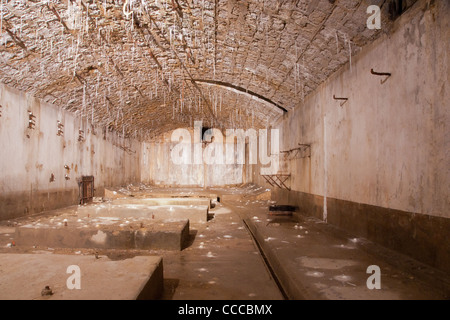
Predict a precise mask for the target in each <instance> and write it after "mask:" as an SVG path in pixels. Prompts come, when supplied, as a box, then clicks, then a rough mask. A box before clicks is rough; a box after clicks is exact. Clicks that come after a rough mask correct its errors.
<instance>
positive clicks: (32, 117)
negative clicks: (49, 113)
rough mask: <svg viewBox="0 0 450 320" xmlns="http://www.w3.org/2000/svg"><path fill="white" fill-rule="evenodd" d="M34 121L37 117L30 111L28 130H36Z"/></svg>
mask: <svg viewBox="0 0 450 320" xmlns="http://www.w3.org/2000/svg"><path fill="white" fill-rule="evenodd" d="M34 119H36V116H35V115H34V114H33V112H31V111H28V129H34V126H35V125H36V122H35V120H34Z"/></svg>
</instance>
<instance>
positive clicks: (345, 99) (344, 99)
mask: <svg viewBox="0 0 450 320" xmlns="http://www.w3.org/2000/svg"><path fill="white" fill-rule="evenodd" d="M333 99H334V100H341V101H342V102H341V107H342V106H343V105H344V104H345V103H346V102H347V101H348V98H337V97H336V96H335V95H334V94H333Z"/></svg>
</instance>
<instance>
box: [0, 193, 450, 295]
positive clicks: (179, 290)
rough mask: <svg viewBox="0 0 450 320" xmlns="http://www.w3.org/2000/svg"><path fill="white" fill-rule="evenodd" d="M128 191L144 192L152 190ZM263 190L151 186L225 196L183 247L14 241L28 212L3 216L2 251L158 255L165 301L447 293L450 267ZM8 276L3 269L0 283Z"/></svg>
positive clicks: (125, 257) (111, 257) (107, 256)
mask: <svg viewBox="0 0 450 320" xmlns="http://www.w3.org/2000/svg"><path fill="white" fill-rule="evenodd" d="M132 192H133V195H134V196H139V195H141V196H143V194H144V193H146V195H145V196H148V193H149V190H148V189H145V190H139V189H134V190H133V191H132ZM265 192H266V190H261V189H257V188H222V189H220V188H219V189H215V190H200V189H199V190H191V189H190V190H186V189H184V190H182V189H180V190H170V189H168V190H165V189H164V190H163V189H158V190H153V189H152V190H151V191H150V193H152V194H153V195H155V196H156V195H157V197H167V196H168V195H170V194H172V195H174V196H175V195H177V196H180V194H181V195H183V196H187V195H188V196H205V197H208V196H211V195H212V196H213V197H217V196H219V197H220V198H221V199H222V200H223V199H225V200H223V201H222V202H221V203H218V204H217V205H216V206H215V207H214V208H211V209H210V216H211V217H212V218H211V219H210V220H209V221H207V222H204V223H194V224H191V226H190V242H189V243H188V244H187V247H186V248H185V249H184V250H182V251H173V250H172V251H169V250H136V249H128V250H119V249H92V248H91V249H89V248H49V247H45V246H44V247H36V246H11V243H12V242H13V241H14V232H15V228H14V225H15V224H24V223H27V224H29V223H30V220H33V219H34V220H36V219H39V218H40V217H28V218H26V219H17V220H15V221H9V222H8V221H3V222H1V223H0V253H8V254H14V253H15V254H24V253H28V254H34V255H37V256H39V255H45V256H49V254H51V255H62V254H63V255H67V256H71V257H74V256H77V257H78V258H82V257H85V256H88V257H92V256H93V254H94V253H96V254H98V255H100V256H104V257H105V259H108V260H111V261H119V262H120V261H131V260H132V259H133V258H134V257H140V256H158V257H162V259H163V266H164V267H163V268H164V271H163V272H164V291H163V295H162V299H166V300H170V299H173V300H260V299H261V300H279V299H284V298H285V297H288V298H290V299H333V300H346V299H449V298H450V295H449V293H450V285H449V284H450V281H449V275H448V274H443V273H442V272H438V271H436V270H434V269H432V268H429V267H427V266H424V265H421V264H419V263H417V262H416V261H414V260H411V259H408V258H407V257H404V256H402V255H399V254H397V253H394V252H392V251H389V250H386V249H384V248H381V247H379V246H377V245H375V244H373V243H370V242H368V241H366V240H364V239H354V238H352V237H351V236H350V235H347V234H344V233H342V232H341V231H339V230H335V229H333V228H332V227H330V226H328V225H326V224H324V223H322V222H320V221H317V220H314V219H310V218H303V217H300V216H294V217H293V218H289V217H274V216H271V215H269V211H268V205H269V204H270V203H271V202H270V201H267V200H259V198H266V197H265V196H264V197H260V196H259V195H262V194H263V193H265ZM62 211H64V210H62ZM62 211H59V212H60V213H61V212H62ZM55 213H56V212H52V213H51V214H55ZM51 214H50V215H51ZM249 230H250V231H251V232H250V231H249ZM252 234H253V236H254V237H253V236H252ZM255 239H256V240H257V242H255ZM257 243H258V245H257ZM260 250H262V252H263V253H264V256H262V255H261V251H260ZM5 257H7V258H6V259H9V258H8V257H10V256H5ZM264 257H265V258H266V259H267V261H268V264H269V265H270V269H269V267H268V265H267V264H266V263H265V260H264ZM370 265H378V266H379V267H380V268H381V284H382V287H381V290H369V289H368V288H367V286H366V281H367V278H368V277H369V276H370V275H369V274H367V273H366V269H367V267H368V266H370ZM127 268H128V267H124V270H127ZM271 272H274V274H275V277H276V280H277V281H278V284H279V285H277V282H276V281H275V279H274V277H273V276H272V273H271ZM9 277H11V275H10V274H5V273H0V279H1V280H2V281H1V282H5V280H8V279H9ZM114 280H117V279H114ZM114 280H113V281H114ZM121 283H123V285H124V286H125V282H122V281H121V280H120V281H118V282H117V285H119V286H120V284H121ZM280 287H281V288H280ZM27 297H28V296H27ZM105 297H106V296H105Z"/></svg>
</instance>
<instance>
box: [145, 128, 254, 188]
mask: <svg viewBox="0 0 450 320" xmlns="http://www.w3.org/2000/svg"><path fill="white" fill-rule="evenodd" d="M191 131H192V130H191ZM191 133H192V132H191ZM171 136H172V132H169V133H166V134H165V135H163V136H162V137H159V138H158V139H157V140H156V141H154V142H146V143H143V144H142V149H141V152H142V154H141V181H142V182H143V183H146V184H152V185H158V186H193V187H215V186H227V185H240V184H242V183H245V182H247V179H248V178H247V177H248V175H247V171H246V170H245V168H244V165H242V164H237V162H235V163H236V164H207V163H205V162H204V161H202V164H194V152H195V151H194V147H193V146H192V148H191V157H190V160H191V161H189V162H188V163H191V164H176V163H174V161H172V158H171V154H172V150H173V148H174V147H176V146H177V145H178V144H179V143H178V142H172V141H171ZM191 137H192V140H191V141H192V143H194V140H193V134H192V135H191ZM205 148H206V145H205V144H202V148H201V152H200V153H199V154H201V155H203V154H205V153H204V152H205ZM225 150H226V143H224V144H223V152H224V153H225ZM244 152H245V151H244ZM237 154H238V153H236V154H235V158H237ZM187 157H188V154H187V153H186V154H183V158H186V159H188V158H187Z"/></svg>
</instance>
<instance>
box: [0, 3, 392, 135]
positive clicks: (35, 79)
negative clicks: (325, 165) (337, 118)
mask: <svg viewBox="0 0 450 320" xmlns="http://www.w3.org/2000/svg"><path fill="white" fill-rule="evenodd" d="M387 2H388V1H365V0H358V1H356V0H355V1H354V0H336V1H330V0H312V1H306V0H295V1H294V0H284V1H283V0H278V1H277V0H249V1H238V0H134V1H133V0H114V1H113V0H65V1H57V0H46V1H44V0H43V1H38V0H29V1H25V0H9V1H8V0H2V2H1V10H0V12H1V31H2V32H1V36H0V78H1V81H2V82H3V83H6V84H8V85H10V86H13V87H16V88H18V89H20V90H23V91H26V92H29V93H31V94H33V95H34V96H36V97H37V98H40V99H43V100H44V101H46V102H50V103H53V104H55V105H58V106H60V107H61V108H63V109H66V110H70V111H73V112H76V113H78V114H80V115H81V116H83V117H85V118H86V119H87V120H88V121H90V122H92V123H94V124H95V125H100V126H103V127H107V128H109V129H111V130H116V131H117V132H119V133H122V132H123V133H125V134H126V135H127V136H132V137H136V138H139V139H150V138H151V137H154V136H157V135H159V134H161V133H164V132H167V131H169V130H172V129H176V128H179V127H186V126H193V122H194V121H197V120H202V121H203V123H204V125H205V126H210V127H218V128H221V129H225V128H249V127H253V128H261V127H266V126H268V125H270V124H271V123H273V121H276V120H277V119H278V118H279V117H280V116H281V115H282V114H283V113H285V112H288V111H289V110H292V108H294V107H295V106H297V105H300V104H301V102H302V100H303V99H304V98H305V96H307V95H308V94H309V93H310V92H312V91H313V90H314V89H315V88H316V87H317V86H318V85H319V84H320V83H322V82H323V81H324V80H326V79H327V78H328V77H329V76H330V75H331V74H332V73H333V72H335V71H336V70H337V69H338V68H339V67H341V66H342V65H344V64H345V63H347V62H348V61H349V59H350V57H351V56H352V55H354V54H355V53H356V52H358V51H359V50H360V49H361V48H362V47H363V46H364V45H366V44H368V43H370V42H372V41H373V40H374V39H375V38H376V37H377V36H378V35H379V34H380V32H381V31H378V30H369V29H368V28H367V26H366V21H367V18H368V14H367V12H366V10H367V7H368V6H369V5H370V4H373V3H378V4H379V5H380V6H381V8H382V10H383V15H382V18H383V19H382V23H383V28H384V29H383V30H388V29H389V26H390V25H391V21H390V20H389V19H388V15H387V14H386V12H387V10H388V9H387V5H386V3H387Z"/></svg>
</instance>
